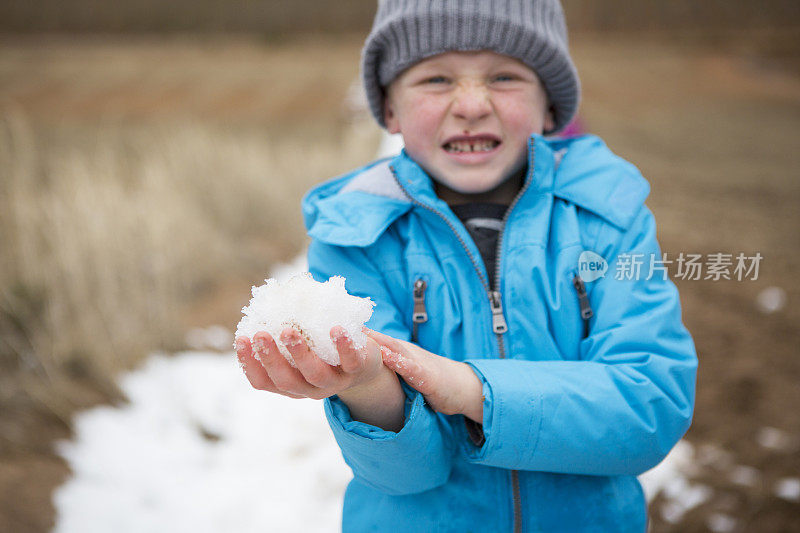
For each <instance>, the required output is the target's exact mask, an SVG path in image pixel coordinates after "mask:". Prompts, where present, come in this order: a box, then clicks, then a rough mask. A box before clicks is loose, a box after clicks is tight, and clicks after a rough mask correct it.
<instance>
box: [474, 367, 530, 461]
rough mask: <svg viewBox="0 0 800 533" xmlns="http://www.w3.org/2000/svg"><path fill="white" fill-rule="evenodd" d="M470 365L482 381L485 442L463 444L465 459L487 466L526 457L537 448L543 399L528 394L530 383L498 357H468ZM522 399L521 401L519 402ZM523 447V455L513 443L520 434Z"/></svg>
mask: <svg viewBox="0 0 800 533" xmlns="http://www.w3.org/2000/svg"><path fill="white" fill-rule="evenodd" d="M464 362H465V363H467V364H468V365H470V366H471V367H472V368H473V370H474V371H475V373H476V374H477V375H478V377H479V378H480V380H481V383H482V384H483V396H484V401H483V435H484V441H483V443H482V445H480V446H478V445H475V443H471V444H468V445H467V447H466V453H467V458H468V459H469V460H471V461H473V462H476V463H482V464H487V465H490V466H502V465H507V464H518V463H519V462H521V461H524V460H526V459H529V458H530V457H531V456H532V455H533V452H534V451H535V449H536V444H537V442H538V438H539V428H540V424H541V419H542V402H541V398H540V397H539V395H535V394H531V392H532V389H533V386H532V384H531V383H530V382H528V381H525V380H521V376H519V375H518V374H517V373H515V372H508V366H507V365H506V366H505V367H504V366H503V363H504V361H502V360H500V359H471V360H467V361H464ZM521 402H522V403H523V404H522V405H521ZM523 432H524V433H525V435H523V437H524V439H525V440H524V441H525V442H526V443H530V446H529V447H527V446H526V451H525V453H524V454H521V453H517V451H516V450H517V447H516V446H508V443H509V442H515V440H516V439H519V438H520V435H521V433H523Z"/></svg>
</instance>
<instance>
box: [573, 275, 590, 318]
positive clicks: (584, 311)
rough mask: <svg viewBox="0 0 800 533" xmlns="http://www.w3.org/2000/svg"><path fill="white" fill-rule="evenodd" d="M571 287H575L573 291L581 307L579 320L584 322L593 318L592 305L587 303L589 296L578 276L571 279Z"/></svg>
mask: <svg viewBox="0 0 800 533" xmlns="http://www.w3.org/2000/svg"><path fill="white" fill-rule="evenodd" d="M572 285H573V286H574V287H575V291H576V292H577V293H578V302H579V304H580V306H581V318H582V319H584V320H589V319H590V318H592V317H593V316H594V311H592V305H591V304H590V303H589V295H588V294H587V292H586V284H585V283H584V282H583V280H582V279H581V277H580V276H578V275H577V274H576V275H575V277H574V278H572Z"/></svg>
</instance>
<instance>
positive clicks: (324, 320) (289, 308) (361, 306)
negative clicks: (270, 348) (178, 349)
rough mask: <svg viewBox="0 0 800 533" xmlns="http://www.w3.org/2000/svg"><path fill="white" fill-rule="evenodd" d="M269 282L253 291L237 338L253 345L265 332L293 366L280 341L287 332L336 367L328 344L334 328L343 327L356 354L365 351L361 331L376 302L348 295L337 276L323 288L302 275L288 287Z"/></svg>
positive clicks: (286, 283) (336, 357)
mask: <svg viewBox="0 0 800 533" xmlns="http://www.w3.org/2000/svg"><path fill="white" fill-rule="evenodd" d="M265 281H266V284H264V285H261V286H259V287H253V289H252V292H253V298H252V299H251V300H250V305H248V306H247V307H244V308H243V309H242V313H244V317H242V320H241V321H240V322H239V325H238V327H237V328H236V337H239V336H243V337H247V338H249V339H250V340H251V341H252V340H253V336H254V335H255V334H256V333H258V332H259V331H266V332H267V333H269V334H270V335H271V336H272V338H273V339H275V343H276V344H277V345H278V349H279V350H280V352H281V353H282V354H283V356H284V357H286V359H287V360H288V361H289V362H290V363H291V364H292V365H294V360H293V359H292V356H291V355H290V354H289V351H288V350H287V349H286V346H284V344H283V343H282V342H281V341H280V334H281V331H283V330H284V329H285V328H287V327H294V328H295V329H297V330H298V331H299V332H300V333H301V335H302V336H303V337H304V339H305V341H306V343H308V345H309V347H310V348H311V349H312V350H314V352H316V354H317V355H319V357H320V359H322V360H323V361H325V362H326V363H328V364H330V365H334V366H335V365H338V364H339V353H338V352H337V351H336V348H335V346H334V345H333V342H332V341H331V338H330V330H331V328H332V327H333V326H336V325H339V326H342V327H343V328H344V329H345V330H346V331H347V334H348V335H349V336H350V338H351V339H352V340H353V344H354V345H355V346H356V348H363V347H364V346H365V345H366V343H367V336H366V334H364V332H363V331H362V327H363V326H364V324H365V323H366V322H367V320H369V318H370V317H371V316H372V308H373V307H374V306H375V302H373V301H372V300H370V299H369V298H359V297H357V296H351V295H349V294H347V291H346V290H345V288H344V281H345V280H344V278H343V277H341V276H333V277H331V278H330V279H329V280H328V281H326V282H324V283H319V282H317V281H314V279H313V278H312V277H311V274H309V273H308V272H303V273H301V274H298V275H296V276H293V277H292V278H290V279H288V280H287V281H284V282H280V281H278V280H276V279H274V278H270V279H267V280H265Z"/></svg>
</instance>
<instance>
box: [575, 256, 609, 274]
mask: <svg viewBox="0 0 800 533" xmlns="http://www.w3.org/2000/svg"><path fill="white" fill-rule="evenodd" d="M607 271H608V262H607V261H606V260H605V259H603V257H602V256H601V255H598V254H596V253H594V252H591V251H589V250H584V251H583V252H582V253H581V255H580V257H578V275H579V276H580V277H581V279H582V280H583V281H586V282H589V281H595V280H598V279H600V278H602V277H603V276H605V275H606V272H607Z"/></svg>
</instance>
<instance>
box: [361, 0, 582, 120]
mask: <svg viewBox="0 0 800 533" xmlns="http://www.w3.org/2000/svg"><path fill="white" fill-rule="evenodd" d="M451 50H462V51H466V50H492V51H494V52H497V53H499V54H504V55H508V56H511V57H515V58H517V59H519V60H520V61H522V62H523V63H525V64H526V65H528V66H529V67H530V68H532V69H533V70H534V72H536V74H538V76H539V78H540V79H541V80H542V83H543V84H544V87H545V90H546V91H547V96H548V99H549V102H550V105H551V106H552V107H553V110H554V119H555V127H554V128H553V130H551V131H546V132H545V133H555V132H557V131H560V130H561V129H562V128H564V126H566V125H567V124H569V122H570V121H571V120H572V118H573V117H574V116H575V113H576V111H577V110H578V102H579V100H580V82H579V80H578V72H577V70H576V69H575V65H574V64H573V63H572V59H571V58H570V56H569V50H568V45H567V25H566V22H565V21H564V11H563V10H562V8H561V3H560V2H559V0H379V2H378V13H377V14H376V15H375V21H374V23H373V25H372V31H371V32H370V34H369V36H368V37H367V40H366V42H365V44H364V49H363V50H362V52H361V75H362V78H363V82H364V88H365V89H366V92H367V99H368V101H369V107H370V110H371V111H372V114H373V116H374V117H375V119H376V120H377V121H378V123H379V124H380V125H381V126H382V127H384V128H385V127H386V123H385V122H384V120H383V100H384V97H385V87H387V86H388V85H389V83H390V82H391V81H392V80H393V79H394V78H395V77H397V75H399V74H400V73H401V72H402V71H403V70H405V69H407V68H408V67H410V66H412V65H414V64H415V63H417V62H419V61H420V60H422V59H425V58H426V57H430V56H434V55H437V54H441V53H443V52H448V51H451Z"/></svg>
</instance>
